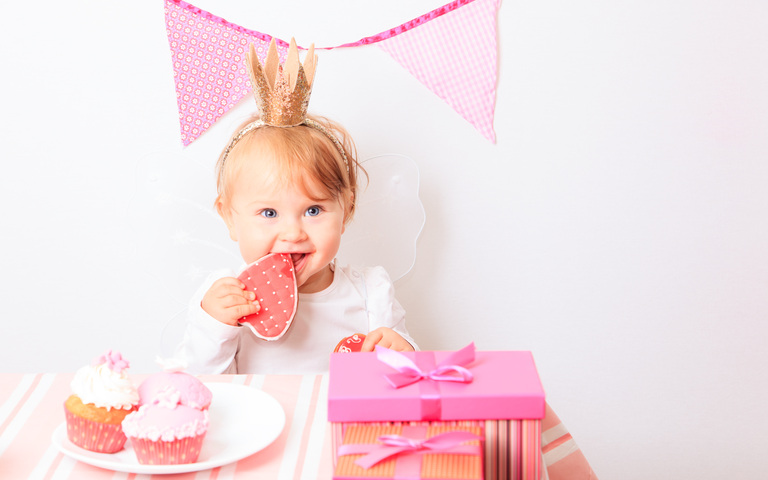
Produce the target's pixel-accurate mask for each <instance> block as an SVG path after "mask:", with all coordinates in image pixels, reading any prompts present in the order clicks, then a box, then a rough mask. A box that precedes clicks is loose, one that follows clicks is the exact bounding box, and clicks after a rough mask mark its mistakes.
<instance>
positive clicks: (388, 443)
mask: <svg viewBox="0 0 768 480" xmlns="http://www.w3.org/2000/svg"><path fill="white" fill-rule="evenodd" d="M470 440H481V437H479V436H477V435H474V434H472V433H470V432H466V431H455V432H446V433H442V434H440V435H435V436H434V437H432V438H428V439H426V440H414V439H412V438H407V437H403V436H400V435H382V436H380V437H379V438H378V441H379V442H381V443H374V444H369V443H358V444H346V445H340V446H339V451H338V453H339V455H355V454H359V453H365V454H367V455H365V456H363V457H360V458H358V459H357V460H356V461H355V463H356V464H357V465H359V466H360V467H362V468H365V469H368V468H371V467H372V466H374V465H376V464H377V463H379V462H382V461H384V460H386V459H388V458H391V457H394V456H396V455H423V454H425V453H455V454H462V455H475V454H477V453H479V451H480V446H479V445H462V443H464V442H468V441H470Z"/></svg>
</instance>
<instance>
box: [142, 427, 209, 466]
mask: <svg viewBox="0 0 768 480" xmlns="http://www.w3.org/2000/svg"><path fill="white" fill-rule="evenodd" d="M203 438H205V433H203V434H202V435H198V436H196V437H188V438H180V439H178V440H174V441H172V442H166V441H163V440H148V439H142V438H133V437H132V438H131V445H133V451H134V452H136V458H138V460H139V463H141V464H143V465H179V464H182V463H195V462H196V461H197V457H198V456H199V455H200V448H201V447H202V444H203Z"/></svg>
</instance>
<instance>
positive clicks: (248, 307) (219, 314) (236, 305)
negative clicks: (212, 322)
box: [200, 277, 261, 326]
mask: <svg viewBox="0 0 768 480" xmlns="http://www.w3.org/2000/svg"><path fill="white" fill-rule="evenodd" d="M200 306H201V307H202V308H203V310H204V311H205V313H207V314H208V315H210V316H211V317H213V318H215V319H216V320H218V321H220V322H221V323H226V324H227V325H232V326H235V325H237V321H238V320H239V319H241V318H242V317H245V316H248V315H252V314H254V313H256V312H258V311H259V310H260V309H261V306H260V305H259V302H258V301H257V300H256V294H255V293H253V292H249V291H246V290H245V285H244V284H243V282H241V281H240V280H238V279H236V278H234V277H224V278H220V279H218V280H216V281H215V282H214V283H213V285H211V288H209V289H208V291H207V292H205V295H204V296H203V300H202V302H200Z"/></svg>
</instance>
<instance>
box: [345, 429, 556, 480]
mask: <svg viewBox="0 0 768 480" xmlns="http://www.w3.org/2000/svg"><path fill="white" fill-rule="evenodd" d="M359 425H370V426H384V427H399V426H403V425H411V426H450V427H468V428H477V427H479V428H480V429H481V431H482V432H483V436H484V437H485V441H484V442H483V443H484V450H483V455H484V460H483V466H484V471H485V479H486V480H540V479H541V478H542V459H541V420H461V421H440V422H437V421H436V422H346V423H336V422H334V423H331V427H332V428H331V434H332V437H331V440H332V445H331V446H332V451H333V459H334V467H336V462H337V457H338V455H337V452H338V447H339V445H341V444H342V443H343V439H344V433H345V432H346V430H347V428H348V427H350V426H359Z"/></svg>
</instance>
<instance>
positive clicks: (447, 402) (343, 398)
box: [328, 351, 545, 422]
mask: <svg viewBox="0 0 768 480" xmlns="http://www.w3.org/2000/svg"><path fill="white" fill-rule="evenodd" d="M452 353H453V352H442V351H435V352H404V353H403V355H405V356H406V357H408V358H410V359H411V360H413V361H414V362H415V363H416V364H417V365H418V366H419V367H420V368H421V369H422V370H424V371H428V370H431V369H434V368H435V366H436V365H438V364H440V362H442V361H443V360H444V359H446V358H447V357H448V356H449V355H451V354H452ZM466 368H467V369H468V370H469V371H470V372H471V373H472V375H473V377H474V378H473V379H472V381H471V382H469V383H461V382H454V381H434V380H429V379H426V380H422V381H419V382H415V383H412V384H410V385H407V386H404V387H401V388H394V387H393V386H392V385H390V383H389V382H388V381H387V380H386V377H385V376H386V375H387V374H390V373H393V372H394V369H393V368H392V367H390V366H389V365H386V364H384V363H382V362H381V361H379V359H378V357H377V354H376V353H373V352H371V353H355V354H342V353H333V354H331V367H330V380H329V382H330V383H329V387H328V420H330V421H331V422H379V421H420V420H497V419H498V420H501V419H504V420H513V419H514V420H521V419H541V418H543V417H544V408H545V403H544V388H543V387H542V385H541V380H540V379H539V374H538V372H537V371H536V365H535V364H534V363H533V356H532V355H531V352H525V351H484V352H475V360H474V361H473V362H471V363H469V364H468V365H467V366H466Z"/></svg>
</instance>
